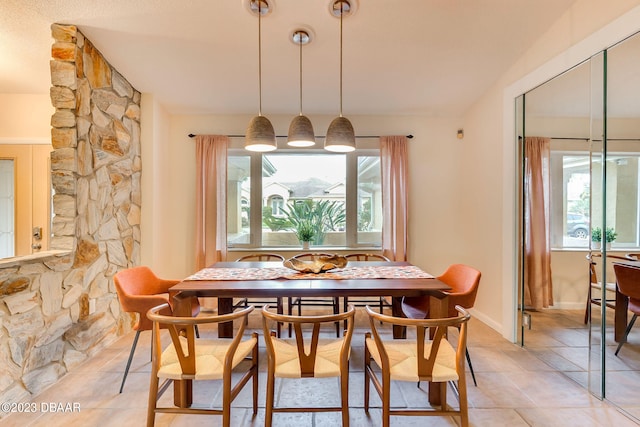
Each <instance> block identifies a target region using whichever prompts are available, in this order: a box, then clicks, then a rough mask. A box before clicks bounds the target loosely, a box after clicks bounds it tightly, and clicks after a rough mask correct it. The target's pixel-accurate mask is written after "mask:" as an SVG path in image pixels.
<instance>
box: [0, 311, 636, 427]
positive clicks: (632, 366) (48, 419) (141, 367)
mask: <svg viewBox="0 0 640 427" xmlns="http://www.w3.org/2000/svg"><path fill="white" fill-rule="evenodd" d="M554 311H555V312H553V313H549V312H545V311H542V312H536V313H534V321H533V328H532V331H531V333H527V335H526V340H527V341H526V342H527V346H526V348H521V347H519V346H517V345H514V344H512V343H509V342H508V341H506V340H504V339H503V338H502V337H501V336H500V334H498V333H497V332H496V331H494V330H492V329H491V328H489V327H488V326H487V325H485V324H483V323H482V322H479V321H477V320H476V319H472V320H471V322H470V324H469V350H470V354H471V358H472V362H473V365H474V370H475V373H476V377H477V380H478V386H477V387H475V386H474V385H473V382H472V381H471V377H470V373H469V372H467V384H468V385H467V389H468V396H469V419H470V425H471V426H474V427H478V426H492V427H493V426H502V425H508V426H514V427H518V426H527V425H530V426H556V425H558V426H563V427H564V426H573V425H576V426H578V425H579V426H609V425H615V426H616V427H617V426H627V425H640V424H636V423H635V422H634V421H632V420H631V418H629V417H636V419H640V403H638V400H637V399H636V397H637V396H638V395H640V393H639V392H640V390H636V389H637V388H638V387H636V386H635V384H636V383H640V379H639V378H637V376H638V375H639V374H638V372H637V370H638V369H639V368H640V362H639V361H638V356H640V345H634V344H633V343H634V342H638V343H640V327H638V328H637V329H638V330H639V332H638V333H637V334H636V333H635V332H634V335H632V336H631V337H630V343H629V344H627V345H625V347H623V350H622V351H621V353H620V355H619V357H617V356H614V355H613V352H614V351H615V345H614V344H612V343H609V342H608V343H607V358H608V359H607V364H608V366H609V369H610V370H612V371H613V374H610V375H609V377H608V381H609V382H611V383H610V384H609V389H610V390H611V392H612V394H613V395H614V396H618V397H617V399H618V400H617V403H618V404H622V405H627V406H626V411H627V416H625V415H624V414H623V413H621V412H620V411H619V410H618V409H617V408H615V407H614V406H612V405H610V404H609V402H608V401H600V400H598V399H596V398H595V397H593V396H592V395H591V394H590V393H589V392H588V391H587V390H586V385H587V381H588V374H587V366H588V363H589V358H590V357H591V359H592V363H593V359H594V358H597V357H599V356H598V354H597V353H596V354H594V353H592V354H591V355H590V354H589V350H588V342H587V340H588V333H587V332H588V329H587V327H586V326H585V325H584V324H583V323H582V315H583V313H581V312H580V311H579V310H577V311H573V312H567V313H566V314H562V315H560V316H559V311H557V310H554ZM560 314H561V313H560ZM254 330H255V331H257V332H258V333H259V334H260V336H261V335H262V324H261V318H260V316H259V313H258V312H256V313H255V315H252V316H251V319H250V323H249V328H248V333H249V332H251V331H254ZM285 330H286V329H285ZM367 330H368V319H366V316H364V315H363V313H362V311H359V312H358V315H357V322H356V330H355V332H354V335H353V342H352V356H351V357H352V358H351V362H350V372H351V375H350V378H349V403H350V411H349V415H350V421H351V425H352V426H358V427H360V426H380V425H381V411H380V399H379V398H378V396H377V393H375V391H374V390H373V388H372V393H371V410H370V412H369V413H368V414H367V413H365V411H364V408H363V404H364V399H363V388H364V387H363V381H364V375H363V352H364V350H363V345H364V333H365V331H367ZM334 331H335V330H334V329H333V328H329V329H327V330H326V331H324V334H325V335H326V336H331V337H332V336H334ZM200 332H201V336H203V337H215V336H216V335H217V328H215V327H205V328H202V329H201V331H200ZM385 334H386V335H387V336H390V331H386V332H385ZM453 336H455V333H454V334H452V338H453ZM133 337H134V333H130V334H128V335H126V336H124V337H121V338H119V339H117V340H115V341H114V342H113V343H112V344H111V345H110V346H109V347H108V348H106V349H104V350H103V351H101V352H100V353H98V354H96V355H94V356H92V357H91V358H89V359H87V360H86V361H85V362H83V363H82V364H81V365H79V366H78V367H77V368H76V369H74V370H73V371H72V373H70V374H68V375H67V376H66V377H64V378H62V379H61V380H60V381H58V382H57V383H56V384H55V385H53V386H52V387H50V388H49V389H47V390H45V391H43V392H42V393H40V394H39V395H38V396H35V397H34V398H33V402H34V403H36V405H41V404H42V403H51V402H53V403H56V402H62V403H67V402H72V403H73V402H77V403H79V404H80V408H81V410H80V413H51V412H47V413H43V412H40V411H39V412H37V413H32V414H14V415H11V416H9V417H6V418H4V419H2V420H0V425H1V426H2V427H4V426H9V427H12V426H16V427H24V426H44V427H57V426H60V427H73V426H82V427H93V426H96V427H103V426H106V427H110V426H114V427H115V426H118V427H128V426H132V427H137V426H140V425H144V422H145V419H146V407H147V396H148V387H149V372H150V362H149V360H150V359H149V356H150V334H149V333H148V332H147V333H143V334H142V335H141V337H140V340H139V343H138V349H137V350H136V354H135V357H134V359H133V363H132V366H131V370H130V373H129V377H128V379H127V382H126V385H125V389H124V392H123V393H122V394H119V393H118V389H119V387H120V382H121V380H122V374H123V371H124V367H125V364H126V361H127V357H128V355H129V350H130V346H131V343H132V341H133ZM608 339H611V338H608ZM633 340H635V341H633ZM259 345H260V347H261V350H260V365H259V372H260V373H259V398H258V402H259V411H258V414H257V416H255V417H254V416H253V414H252V409H251V406H252V398H251V387H250V385H249V386H248V387H245V389H244V390H243V391H242V392H241V393H240V395H239V396H238V397H237V399H236V401H235V402H234V404H233V408H232V417H233V419H232V425H233V426H262V425H264V404H265V386H266V366H267V365H266V363H267V357H266V353H265V350H264V340H263V339H262V338H260V344H259ZM592 382H593V380H592ZM426 388H427V384H422V387H421V388H418V387H416V384H414V383H394V384H393V386H392V394H391V399H392V406H394V407H402V408H404V407H407V408H412V407H418V406H420V407H422V406H423V405H425V404H426V401H427V395H426V392H425V390H426ZM338 390H339V385H338V381H337V379H305V380H286V381H285V380H278V381H277V382H276V398H277V402H278V403H280V402H282V403H285V402H286V404H287V405H292V404H293V405H295V404H301V405H320V406H322V405H331V406H334V405H338V404H339V394H338ZM629 391H631V392H629ZM194 396H195V400H196V402H197V403H198V404H201V405H204V406H208V407H218V406H219V405H220V388H219V383H218V382H215V381H205V382H197V383H195V384H194ZM448 396H449V403H450V404H451V405H452V406H457V400H456V399H455V397H454V395H453V393H451V389H449V394H448ZM614 396H612V397H610V398H611V400H612V401H614V402H615V400H614V399H615V397H614ZM172 401H173V396H172V390H171V388H170V389H169V390H168V391H167V393H165V395H164V396H163V397H162V398H161V403H162V404H166V405H171V404H172ZM630 405H631V406H630ZM632 405H635V406H632ZM221 422H222V420H221V417H220V416H198V415H174V414H158V415H157V418H156V426H161V427H182V426H189V427H194V426H200V425H202V426H204V425H207V426H217V425H220V424H221ZM339 424H340V414H339V413H308V412H302V413H279V414H275V415H274V425H275V426H278V427H280V426H292V427H293V426H295V427H304V426H325V425H326V426H335V425H339ZM391 424H392V425H394V426H403V427H404V426H420V427H422V426H425V425H429V426H454V425H457V424H456V421H454V419H453V418H450V417H399V416H394V417H392V418H391Z"/></svg>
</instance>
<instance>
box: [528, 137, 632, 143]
mask: <svg viewBox="0 0 640 427" xmlns="http://www.w3.org/2000/svg"><path fill="white" fill-rule="evenodd" d="M547 138H551V139H564V140H574V141H593V142H602V140H601V139H591V138H586V137H584V136H576V137H572V136H549V137H547ZM518 139H522V137H521V136H518ZM607 141H640V138H607Z"/></svg>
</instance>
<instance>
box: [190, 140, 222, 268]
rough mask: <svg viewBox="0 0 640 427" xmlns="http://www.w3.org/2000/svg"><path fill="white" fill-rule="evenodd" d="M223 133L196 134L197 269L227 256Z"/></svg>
mask: <svg viewBox="0 0 640 427" xmlns="http://www.w3.org/2000/svg"><path fill="white" fill-rule="evenodd" d="M228 146H229V138H228V137H226V136H221V135H197V136H196V181H197V182H196V192H197V193H196V269H197V270H200V269H202V268H205V267H208V266H209V265H211V264H213V263H214V262H216V261H221V260H224V259H226V256H227V242H226V239H227V209H226V206H227V204H226V203H227V147H228Z"/></svg>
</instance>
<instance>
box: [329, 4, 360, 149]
mask: <svg viewBox="0 0 640 427" xmlns="http://www.w3.org/2000/svg"><path fill="white" fill-rule="evenodd" d="M331 12H332V14H334V15H336V14H339V16H340V116H338V117H336V118H335V119H333V121H332V122H331V124H330V125H329V129H328V130H327V136H326V138H325V140H324V148H325V150H328V151H334V152H338V153H347V152H349V151H353V150H355V149H356V136H355V132H354V131H353V126H352V125H351V122H350V121H349V119H347V118H346V117H344V116H343V115H342V20H343V18H344V15H345V14H347V13H350V12H351V3H350V2H349V1H348V0H336V1H333V3H332V5H331ZM336 16H337V15H336Z"/></svg>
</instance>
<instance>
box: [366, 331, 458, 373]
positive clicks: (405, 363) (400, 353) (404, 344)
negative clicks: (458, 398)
mask: <svg viewBox="0 0 640 427" xmlns="http://www.w3.org/2000/svg"><path fill="white" fill-rule="evenodd" d="M431 343H432V342H431V341H425V346H424V352H425V356H428V355H429V352H430V351H431ZM383 345H384V348H385V349H386V351H387V355H388V356H389V365H390V370H391V379H392V380H397V381H415V382H417V381H419V380H425V379H424V378H419V377H418V359H417V357H416V354H417V353H416V352H417V350H418V346H417V344H416V341H415V340H385V341H383ZM366 346H367V348H368V349H369V352H370V353H371V357H372V358H373V360H375V362H376V363H377V364H378V366H382V360H381V358H380V352H379V351H378V346H377V345H376V342H375V340H374V339H373V338H367V339H366ZM431 380H432V381H433V382H444V381H457V380H458V372H457V371H456V351H455V350H454V348H453V347H452V346H451V344H450V343H449V342H448V341H447V340H442V342H441V343H440V347H439V348H438V355H437V357H436V362H435V365H434V367H433V377H432V379H431Z"/></svg>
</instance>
